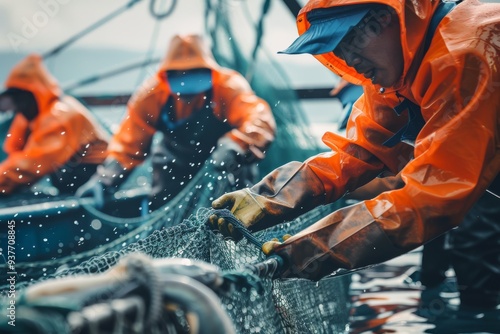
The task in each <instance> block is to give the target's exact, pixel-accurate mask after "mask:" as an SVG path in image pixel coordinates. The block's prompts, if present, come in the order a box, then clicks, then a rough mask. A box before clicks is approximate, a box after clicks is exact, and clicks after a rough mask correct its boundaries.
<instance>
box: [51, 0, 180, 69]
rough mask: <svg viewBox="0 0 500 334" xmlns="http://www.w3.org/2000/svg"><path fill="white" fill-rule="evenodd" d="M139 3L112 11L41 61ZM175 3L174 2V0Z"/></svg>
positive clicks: (128, 4) (132, 0)
mask: <svg viewBox="0 0 500 334" xmlns="http://www.w3.org/2000/svg"><path fill="white" fill-rule="evenodd" d="M139 1H141V0H130V2H128V3H127V4H126V5H125V6H123V7H121V8H118V9H117V10H116V11H114V12H113V13H111V14H109V15H107V16H105V17H104V18H102V19H100V20H99V21H97V22H96V23H94V24H92V25H91V26H90V27H87V28H86V29H84V30H82V31H80V32H79V33H77V34H76V35H74V36H73V37H71V38H69V39H68V40H67V41H65V42H64V43H62V44H60V45H59V46H57V47H55V48H54V49H52V50H51V51H49V52H47V53H45V54H43V55H42V57H43V59H48V58H50V57H52V56H54V55H56V54H58V53H59V52H61V51H62V50H64V49H65V48H66V47H68V46H69V45H71V44H72V43H74V42H76V41H77V40H78V39H80V38H81V37H83V36H85V35H86V34H88V33H90V32H91V31H93V30H95V29H96V28H99V27H100V26H102V25H103V24H104V23H107V22H108V21H110V20H111V19H113V18H115V17H116V16H118V15H119V14H121V13H123V12H124V11H126V10H128V9H130V8H132V7H133V6H134V5H135V4H137V3H139ZM151 1H154V0H151ZM174 1H175V0H174Z"/></svg>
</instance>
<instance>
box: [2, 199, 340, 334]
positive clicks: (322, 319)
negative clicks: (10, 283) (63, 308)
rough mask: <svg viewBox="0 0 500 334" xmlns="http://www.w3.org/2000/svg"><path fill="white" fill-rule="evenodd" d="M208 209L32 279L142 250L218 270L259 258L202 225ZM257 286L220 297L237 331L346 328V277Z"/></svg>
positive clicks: (299, 223)
mask: <svg viewBox="0 0 500 334" xmlns="http://www.w3.org/2000/svg"><path fill="white" fill-rule="evenodd" d="M331 210H332V208H331V207H329V206H325V207H320V208H317V209H315V210H313V211H311V212H309V213H307V214H305V215H303V216H301V217H299V218H298V219H296V220H294V221H292V222H289V223H285V224H281V225H278V226H275V227H273V228H271V229H268V230H265V231H262V232H258V233H255V236H256V237H257V238H258V239H259V240H268V239H269V238H272V237H281V236H282V235H283V233H292V234H293V233H294V232H296V231H299V230H301V229H303V228H305V227H306V226H307V225H309V224H310V223H311V222H314V221H316V220H317V219H319V218H321V217H322V216H324V215H325V214H327V213H329V212H331ZM211 212H212V210H211V209H206V208H199V209H198V211H197V213H196V214H195V215H192V216H191V217H189V218H188V219H185V220H184V221H183V222H182V223H180V224H177V225H175V226H172V227H169V228H163V229H161V230H155V231H154V232H152V234H151V235H150V236H148V237H146V238H144V239H142V240H139V241H137V242H134V243H131V244H129V245H127V246H125V247H122V248H119V249H117V250H115V251H109V252H106V253H104V254H102V255H100V256H95V257H92V258H89V259H87V260H85V261H83V262H82V263H80V264H78V265H76V266H73V267H68V268H64V269H60V270H59V271H58V272H57V273H53V274H49V275H46V276H43V277H42V278H40V279H38V280H37V281H36V282H41V281H43V280H52V279H56V278H60V277H63V276H65V277H72V276H76V275H82V274H85V275H95V274H97V273H102V272H105V271H106V270H108V269H110V268H111V267H112V266H114V265H116V263H117V262H118V261H119V260H120V259H122V258H123V257H125V256H126V255H127V254H131V253H143V254H147V255H148V256H150V257H152V258H166V257H175V258H189V259H196V260H201V261H204V262H207V263H211V264H214V265H216V266H217V267H218V268H220V271H221V272H222V273H224V272H234V271H236V272H238V271H243V270H244V266H245V265H247V264H254V263H258V262H262V261H263V260H264V259H265V256H264V255H263V253H262V252H261V251H260V250H259V249H258V248H257V247H256V246H254V245H253V244H251V243H249V242H247V241H246V240H245V239H244V240H242V241H240V242H238V243H235V242H234V241H232V240H227V239H226V240H225V239H223V238H222V237H221V235H220V234H218V233H214V232H213V231H211V230H210V228H209V227H208V225H207V224H206V220H207V218H208V215H209V214H210V213H211ZM18 270H19V269H18ZM259 284H260V285H261V287H262V290H261V291H257V290H256V289H249V288H247V287H244V286H243V287H240V288H237V289H234V290H233V291H231V293H229V294H222V295H220V303H221V306H222V308H223V309H224V311H225V312H227V314H228V315H229V317H230V319H231V320H232V323H233V325H234V327H235V329H236V332H237V333H344V332H345V331H346V330H347V327H346V324H347V319H348V312H349V297H348V293H347V292H348V284H349V281H348V278H347V276H340V277H331V278H326V279H323V280H321V281H319V282H313V281H308V280H302V279H287V280H271V278H270V277H263V278H262V279H260V281H259ZM29 285H30V283H28V282H25V283H24V284H19V285H18V286H17V288H18V289H19V291H22V290H23V288H26V287H27V286H29ZM3 290H4V291H5V289H3Z"/></svg>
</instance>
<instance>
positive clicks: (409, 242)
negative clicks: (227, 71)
mask: <svg viewBox="0 0 500 334" xmlns="http://www.w3.org/2000/svg"><path fill="white" fill-rule="evenodd" d="M372 2H374V1H370V0H366V1H363V0H344V1H341V0H311V1H309V2H308V3H307V4H306V5H305V6H304V7H303V8H302V10H301V12H300V13H299V15H298V17H297V25H298V30H299V33H300V34H302V33H304V32H305V31H306V30H307V29H308V27H309V23H308V21H307V13H308V12H310V11H311V10H314V9H317V8H323V7H325V8H326V7H333V6H343V5H352V4H363V3H372ZM376 2H377V3H381V4H386V5H389V6H391V7H393V8H394V10H395V11H396V13H397V15H398V16H399V19H400V22H401V23H402V24H401V40H402V50H403V54H404V72H403V76H402V78H401V80H400V81H399V82H398V83H397V84H396V85H395V86H394V87H392V88H391V89H386V90H385V92H384V91H381V90H380V87H377V86H374V85H372V84H371V82H370V81H369V80H367V79H365V78H364V77H363V76H362V75H359V74H358V73H356V72H355V71H354V69H353V68H350V67H348V66H347V65H346V63H345V62H343V61H342V60H341V59H339V58H337V57H335V55H334V54H333V53H332V52H330V53H328V54H322V55H317V56H315V57H316V58H317V59H318V60H319V61H320V62H321V63H322V64H323V65H325V66H326V67H327V68H328V69H330V70H332V71H333V72H335V73H336V74H338V75H340V76H342V77H343V78H345V79H346V80H348V81H350V82H352V83H354V84H362V85H363V86H364V94H363V95H362V96H361V97H360V99H359V100H358V101H357V102H356V104H355V106H354V108H353V110H352V114H351V117H350V119H349V123H348V127H347V132H346V137H347V138H344V137H342V136H340V135H336V134H334V133H329V132H327V133H326V134H325V135H324V136H323V142H324V143H325V144H326V145H328V147H329V148H331V152H328V153H323V154H319V155H317V156H314V157H311V158H310V159H308V160H307V161H305V162H304V163H303V164H300V163H298V162H292V163H290V164H287V165H284V166H282V167H280V168H278V169H277V170H275V171H273V172H271V174H270V175H269V176H268V177H266V178H264V179H263V180H262V181H261V182H260V183H259V184H257V185H255V186H254V187H253V188H251V190H252V192H253V193H256V194H260V195H262V194H264V197H267V198H268V200H269V204H270V206H272V205H271V203H273V205H275V204H274V203H276V202H278V203H280V205H281V207H282V208H285V207H286V208H285V209H283V210H282V211H281V212H285V213H286V212H287V210H288V211H290V210H291V209H290V208H292V207H293V208H295V209H293V210H291V211H295V213H300V212H302V211H301V210H300V209H297V208H310V207H311V206H315V205H320V204H324V203H329V202H333V201H335V200H337V199H339V198H340V197H341V196H343V195H344V194H346V192H349V191H352V190H354V189H356V188H358V187H360V186H362V185H364V184H365V183H366V182H368V181H369V180H371V179H373V178H374V177H376V176H377V175H378V174H379V173H381V172H384V171H390V172H392V173H394V174H397V173H398V172H400V175H401V178H402V180H403V182H404V185H403V187H402V188H400V189H395V190H391V191H387V192H384V193H382V194H380V195H379V196H377V197H375V198H374V199H372V200H367V201H364V202H360V203H358V204H355V205H353V206H350V207H346V208H342V209H340V210H338V211H336V212H334V213H332V214H330V215H329V216H327V217H325V218H323V219H322V220H320V221H318V222H317V223H315V224H313V225H312V226H310V227H309V228H307V229H305V230H304V231H302V232H300V233H298V234H297V235H295V236H293V237H292V238H290V239H288V240H287V241H285V242H284V243H283V244H281V245H278V246H277V248H275V252H276V253H277V254H279V255H281V256H283V257H284V258H285V259H286V260H287V261H288V262H289V264H290V266H289V267H288V269H287V270H286V272H284V273H283V276H284V277H292V276H294V277H306V278H310V279H319V278H321V277H324V276H325V275H328V274H331V273H332V272H334V271H335V270H337V269H340V268H343V269H355V268H361V267H364V266H367V265H371V264H375V263H380V262H383V261H385V260H388V259H391V258H393V257H395V256H398V255H401V254H403V253H406V252H408V251H410V250H412V249H414V248H416V247H417V246H420V245H422V244H423V243H425V242H427V241H429V240H430V239H432V238H434V237H436V236H438V235H439V234H441V233H443V232H445V231H447V230H449V229H451V228H453V227H455V226H457V225H458V224H459V222H460V221H461V219H462V217H463V216H464V214H465V213H466V212H467V211H468V210H469V208H470V207H471V206H472V205H473V203H475V202H476V201H477V199H478V198H479V197H480V195H481V194H483V193H484V192H485V191H486V189H487V188H488V187H489V185H490V184H491V183H492V181H493V180H494V179H495V177H496V176H497V175H498V172H499V170H500V151H499V148H500V137H499V134H500V131H499V130H500V128H499V125H500V118H499V113H500V72H499V71H500V38H499V36H500V5H498V4H482V3H479V2H478V1H476V0H465V1H463V2H462V3H460V4H459V5H458V6H457V7H455V8H454V9H453V10H452V11H451V12H450V13H448V14H447V15H446V16H445V17H444V18H443V19H442V20H441V22H440V24H439V25H438V27H437V30H436V31H435V33H434V36H433V37H432V41H431V44H430V47H429V48H428V50H427V52H426V53H425V54H423V53H424V52H423V51H424V39H425V35H426V31H427V29H428V27H429V22H430V19H431V17H432V15H433V13H434V11H435V10H436V7H437V5H438V3H439V1H418V0H405V1H395V0H378V1H376ZM397 94H398V95H399V96H401V97H405V98H407V99H409V100H410V101H412V102H413V103H415V104H417V105H418V106H420V108H421V113H422V116H423V118H424V120H425V125H424V126H423V128H422V129H421V131H420V132H419V134H418V137H417V138H416V142H415V147H411V146H410V145H408V144H405V143H399V144H397V145H396V146H394V147H392V148H389V147H386V146H384V145H383V143H384V141H386V140H387V139H388V138H390V137H391V136H392V135H393V134H394V133H395V132H396V131H398V130H399V129H400V128H401V127H402V126H403V125H404V124H406V122H407V116H408V115H407V113H406V112H404V113H403V114H402V115H401V116H397V114H396V113H395V111H394V110H393V108H394V107H395V106H396V105H398V104H399V102H400V100H399V97H398V95H397ZM412 156H414V159H413V160H411V161H410V159H411V157H412ZM300 180H305V181H306V182H307V183H306V184H305V185H304V186H303V187H297V186H296V185H297V183H296V182H294V181H297V182H299V181H300ZM299 183H300V182H299ZM289 185H290V187H291V186H293V185H295V186H294V187H293V188H294V189H293V191H292V189H287V187H288V186H289ZM301 189H302V190H303V191H301ZM289 203H293V206H292V205H288V204H289ZM278 211H279V210H278Z"/></svg>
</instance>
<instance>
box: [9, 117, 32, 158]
mask: <svg viewBox="0 0 500 334" xmlns="http://www.w3.org/2000/svg"><path fill="white" fill-rule="evenodd" d="M28 125H29V123H28V120H27V119H26V118H25V117H24V116H23V115H22V114H17V115H15V116H14V119H13V120H12V123H11V124H10V127H9V131H8V135H7V137H5V141H4V143H3V150H4V152H5V153H7V154H12V153H14V152H17V151H21V150H22V149H23V147H24V145H25V144H26V139H27V137H28Z"/></svg>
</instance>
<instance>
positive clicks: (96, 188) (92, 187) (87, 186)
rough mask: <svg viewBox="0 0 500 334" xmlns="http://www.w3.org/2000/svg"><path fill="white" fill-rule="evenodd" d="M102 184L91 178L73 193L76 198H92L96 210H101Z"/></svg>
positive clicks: (102, 201) (94, 177)
mask: <svg viewBox="0 0 500 334" xmlns="http://www.w3.org/2000/svg"><path fill="white" fill-rule="evenodd" d="M104 188H105V187H104V184H103V183H102V182H101V180H100V179H99V178H98V177H96V175H94V176H92V177H91V178H90V179H89V180H88V181H87V182H86V183H84V184H83V185H81V186H80V188H78V190H77V191H76V193H75V196H76V197H80V198H82V197H93V198H94V201H95V207H96V208H97V209H102V208H103V207H104V194H105V190H104Z"/></svg>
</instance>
